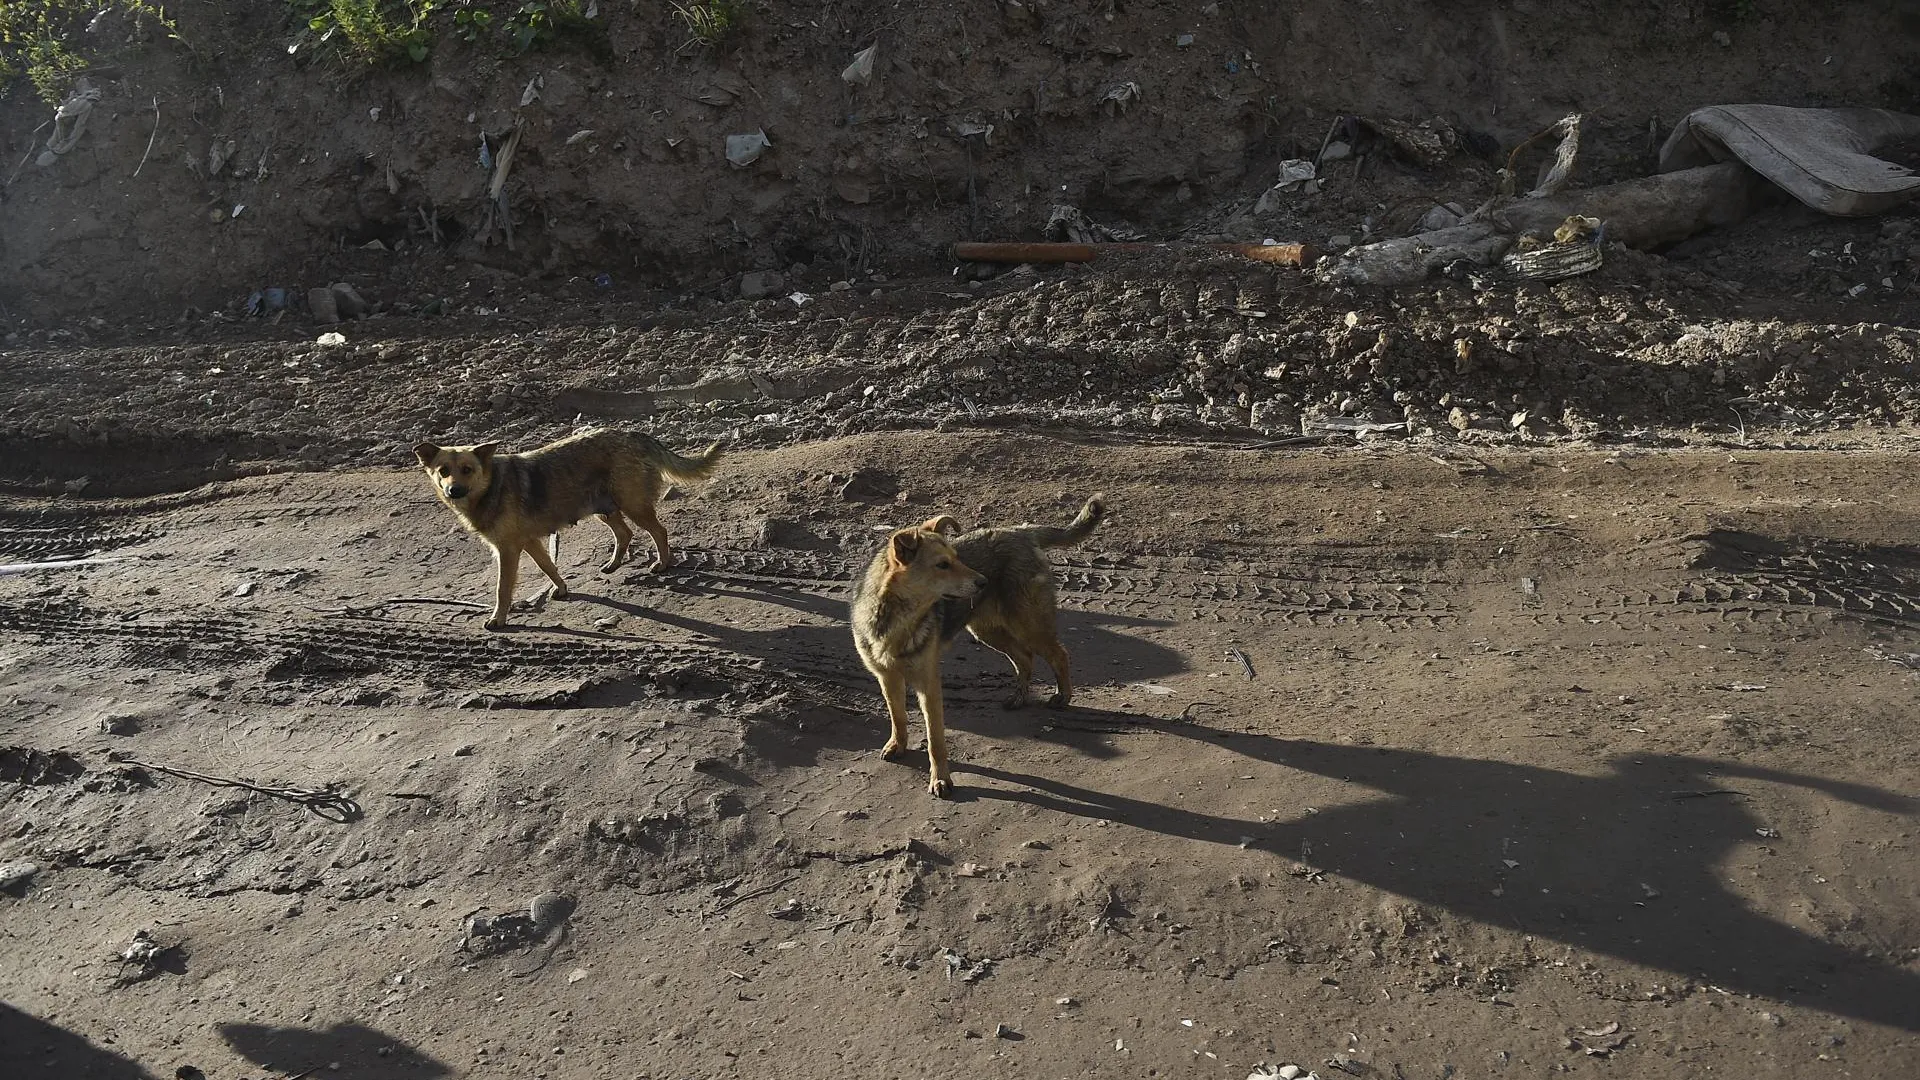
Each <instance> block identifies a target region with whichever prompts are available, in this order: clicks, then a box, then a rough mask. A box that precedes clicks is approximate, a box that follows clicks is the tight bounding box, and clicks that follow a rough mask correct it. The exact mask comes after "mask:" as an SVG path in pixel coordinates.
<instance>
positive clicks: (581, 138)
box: [567, 128, 593, 146]
mask: <svg viewBox="0 0 1920 1080" xmlns="http://www.w3.org/2000/svg"><path fill="white" fill-rule="evenodd" d="M592 137H593V129H592V128H581V129H580V130H579V131H576V132H574V133H573V134H571V135H569V136H567V145H568V146H573V145H576V144H578V143H583V142H586V141H587V140H588V139H590V138H592Z"/></svg>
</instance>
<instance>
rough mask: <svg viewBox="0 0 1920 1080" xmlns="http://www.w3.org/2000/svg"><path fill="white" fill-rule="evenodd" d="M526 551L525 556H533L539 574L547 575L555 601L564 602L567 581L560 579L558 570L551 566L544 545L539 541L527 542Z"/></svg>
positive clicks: (550, 557) (549, 557) (549, 556)
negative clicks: (551, 584)
mask: <svg viewBox="0 0 1920 1080" xmlns="http://www.w3.org/2000/svg"><path fill="white" fill-rule="evenodd" d="M526 550H527V554H529V555H531V556H533V562H534V565H536V566H538V567H539V568H540V572H541V573H543V574H545V575H547V578H548V580H550V581H552V582H553V593H552V595H553V598H554V599H555V600H565V599H566V598H567V579H566V578H563V577H561V576H560V568H559V567H557V566H555V565H553V556H551V555H549V554H547V548H546V545H545V544H544V543H543V542H541V541H540V540H529V541H527V548H526Z"/></svg>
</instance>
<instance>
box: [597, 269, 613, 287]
mask: <svg viewBox="0 0 1920 1080" xmlns="http://www.w3.org/2000/svg"><path fill="white" fill-rule="evenodd" d="M593 283H594V284H595V285H598V286H599V287H601V288H603V289H611V288H613V275H612V274H608V273H604V272H602V273H598V274H595V275H593Z"/></svg>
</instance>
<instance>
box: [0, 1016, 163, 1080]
mask: <svg viewBox="0 0 1920 1080" xmlns="http://www.w3.org/2000/svg"><path fill="white" fill-rule="evenodd" d="M0 1076H7V1077H18V1078H19V1080H27V1078H28V1077H46V1078H47V1080H158V1077H157V1076H156V1075H155V1074H153V1073H151V1072H148V1071H147V1070H146V1069H144V1068H142V1067H140V1066H139V1065H137V1064H135V1063H134V1062H132V1061H130V1060H128V1059H126V1058H124V1057H121V1056H120V1055H119V1054H116V1053H114V1052H113V1051H111V1050H108V1049H105V1048H103V1047H100V1046H97V1045H95V1044H94V1043H93V1042H91V1041H89V1040H87V1039H85V1038H82V1037H81V1036H79V1035H75V1034H74V1033H73V1032H71V1031H68V1030H67V1029H65V1028H62V1027H58V1026H55V1025H53V1024H50V1023H48V1022H46V1021H45V1020H42V1019H40V1018H38V1017H35V1016H29V1015H27V1014H26V1013H23V1012H21V1011H20V1010H19V1009H16V1008H14V1007H13V1006H11V1005H8V1004H6V1003H5V1002H0Z"/></svg>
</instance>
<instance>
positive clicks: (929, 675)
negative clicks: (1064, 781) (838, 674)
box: [853, 495, 1106, 796]
mask: <svg viewBox="0 0 1920 1080" xmlns="http://www.w3.org/2000/svg"><path fill="white" fill-rule="evenodd" d="M1105 516H1106V504H1105V502H1104V501H1103V499H1102V496H1099V495H1095V496H1094V497H1093V498H1091V499H1088V500H1087V504H1086V506H1085V507H1083V508H1082V509H1081V511H1080V516H1078V517H1076V518H1074V520H1073V523H1072V524H1070V525H1068V526H1067V527H1066V528H1064V529H1059V528H1053V527H1051V526H1045V525H1020V526H1014V527H1012V528H1002V529H976V530H974V531H973V532H970V533H967V534H965V535H964V536H959V537H956V538H954V539H953V540H948V539H947V535H946V534H947V533H948V532H959V531H960V525H959V523H958V522H957V521H955V520H954V519H953V518H951V517H948V516H945V515H942V516H940V517H937V518H931V519H929V520H927V521H925V522H923V523H921V524H920V525H918V526H916V527H914V528H911V529H901V530H899V531H898V532H895V533H894V534H893V535H892V536H891V537H889V538H888V540H887V546H886V549H885V550H884V551H882V552H880V553H879V554H878V555H876V556H874V559H873V562H872V563H871V564H870V565H868V567H867V574H866V577H865V578H863V579H862V580H861V582H860V585H859V588H858V589H857V590H856V591H855V593H854V598H853V644H854V648H856V649H857V650H859V653H860V661H861V663H863V664H865V665H866V667H867V670H868V671H870V672H872V673H873V677H874V678H875V679H877V680H879V682H880V694H881V696H882V697H884V698H886V701H887V718H888V720H889V722H890V723H891V725H892V732H891V734H890V736H889V737H888V739H887V745H886V746H885V747H884V748H882V749H881V751H880V754H881V756H882V757H887V758H891V757H894V756H895V755H897V754H899V753H901V752H902V751H904V750H906V748H907V691H908V690H912V691H913V693H914V696H915V697H917V698H918V699H919V701H920V712H921V714H922V715H923V716H925V717H926V721H927V761H928V777H927V790H928V791H930V792H932V793H933V794H934V795H935V796H943V795H945V794H947V792H948V791H950V790H951V789H952V787H953V780H952V777H951V776H950V775H949V773H948V771H947V732H946V717H945V712H944V706H943V705H942V702H941V697H940V653H941V650H942V649H943V648H945V646H946V643H947V642H949V641H951V640H953V638H954V636H955V635H957V634H959V633H960V628H961V627H962V626H964V627H966V628H967V629H968V630H971V631H972V632H973V636H974V637H975V638H978V639H979V641H980V643H981V644H983V645H985V646H987V647H988V648H990V649H993V650H995V651H997V652H999V653H1001V654H1002V655H1004V656H1006V658H1007V659H1008V660H1010V661H1012V662H1013V673H1014V690H1013V697H1012V698H1011V699H1009V700H1008V701H1007V708H1009V709H1012V708H1017V707H1019V706H1021V705H1024V704H1026V701H1027V692H1028V687H1029V685H1030V683H1031V681H1032V678H1033V657H1034V654H1035V653H1038V654H1039V655H1040V656H1042V657H1044V658H1046V661H1047V665H1048V666H1049V667H1051V668H1053V674H1054V678H1055V679H1056V680H1057V681H1058V683H1059V689H1058V690H1057V692H1055V694H1054V695H1053V697H1052V698H1051V699H1050V700H1048V702H1047V704H1048V705H1050V706H1052V707H1054V708H1061V707H1064V706H1065V705H1066V704H1067V703H1068V702H1069V701H1071V700H1073V678H1072V676H1071V675H1070V674H1068V671H1067V650H1066V649H1064V648H1062V647H1061V645H1060V637H1059V634H1058V633H1057V631H1056V629H1055V626H1054V617H1055V609H1054V586H1053V568H1052V567H1051V566H1050V565H1048V563H1047V557H1046V556H1045V555H1044V554H1042V551H1043V549H1046V548H1057V547H1069V546H1072V545H1074V544H1078V543H1080V542H1081V541H1083V540H1085V539H1086V538H1087V537H1088V536H1089V535H1091V534H1092V532H1093V530H1094V529H1095V527H1097V526H1098V525H1099V524H1100V522H1101V520H1102V519H1103V518H1104V517H1105Z"/></svg>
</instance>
